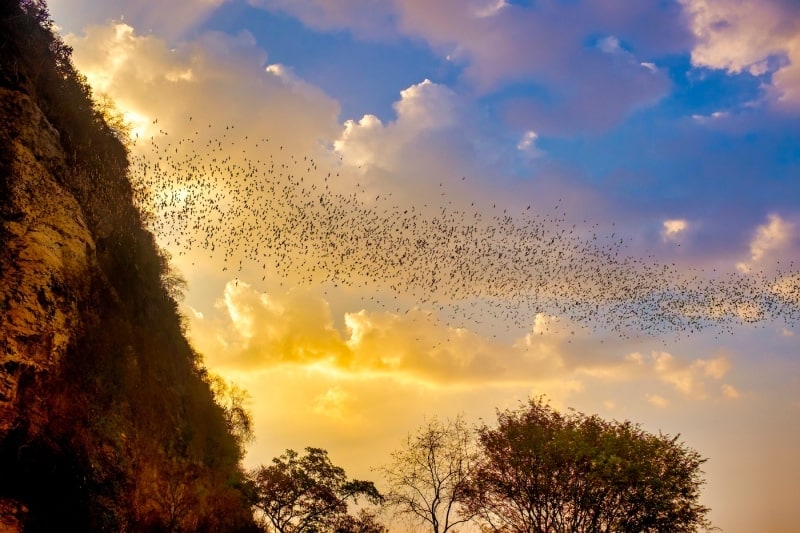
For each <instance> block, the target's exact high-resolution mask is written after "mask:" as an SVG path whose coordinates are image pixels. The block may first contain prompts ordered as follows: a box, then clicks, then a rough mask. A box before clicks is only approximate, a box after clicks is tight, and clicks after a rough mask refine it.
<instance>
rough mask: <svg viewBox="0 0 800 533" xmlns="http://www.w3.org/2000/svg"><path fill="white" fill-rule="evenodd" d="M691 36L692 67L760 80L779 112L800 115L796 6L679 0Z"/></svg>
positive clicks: (779, 1)
mask: <svg viewBox="0 0 800 533" xmlns="http://www.w3.org/2000/svg"><path fill="white" fill-rule="evenodd" d="M681 4H682V5H683V7H684V10H685V12H686V14H687V15H688V19H689V27H690V29H691V30H692V32H693V33H694V36H695V45H694V47H693V48H692V64H693V65H695V66H698V67H709V68H715V69H723V70H726V71H727V72H730V73H732V74H738V73H742V72H747V73H749V74H751V75H753V76H764V77H765V80H764V83H765V85H766V88H767V96H768V98H769V99H770V101H771V103H773V104H775V105H777V106H778V107H779V108H782V109H784V110H789V111H793V112H797V111H800V4H798V3H797V2H795V1H794V0H681Z"/></svg>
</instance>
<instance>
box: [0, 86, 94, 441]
mask: <svg viewBox="0 0 800 533" xmlns="http://www.w3.org/2000/svg"><path fill="white" fill-rule="evenodd" d="M0 123H2V124H3V125H4V126H3V128H2V132H0V136H1V137H0V146H2V153H3V158H4V159H5V161H4V167H5V168H4V171H5V172H7V178H8V183H7V185H6V188H7V190H6V191H5V192H6V196H5V200H4V202H3V204H2V206H1V208H2V229H0V231H1V232H2V233H0V242H2V248H0V275H2V285H0V331H2V332H3V335H2V337H0V436H2V435H5V434H7V433H8V432H9V431H10V430H12V429H13V428H15V427H18V426H19V425H20V424H21V423H22V422H23V421H22V420H21V417H24V418H25V421H24V423H25V424H26V425H28V426H29V431H31V432H33V433H35V432H37V428H39V427H40V426H41V425H42V422H43V421H44V420H46V418H47V415H46V413H42V412H40V409H41V406H40V405H37V402H36V397H35V396H34V397H33V398H28V399H26V398H25V396H26V394H25V392H26V387H31V386H35V384H36V383H37V382H39V381H42V378H44V377H45V376H47V375H48V374H52V373H53V372H54V371H56V370H57V369H58V368H59V365H60V363H61V361H62V360H63V358H64V356H65V354H66V352H67V348H68V346H69V345H70V342H73V341H74V337H75V332H76V331H78V330H79V329H80V324H81V314H80V309H79V308H80V306H81V305H82V304H83V305H85V303H86V302H87V301H88V299H89V286H88V285H89V283H88V280H92V279H97V278H99V277H100V275H99V274H100V269H99V266H98V263H97V257H96V255H95V244H94V240H93V238H92V235H91V233H90V231H89V228H88V227H87V225H86V222H85V220H84V217H83V214H82V211H81V208H80V206H79V205H78V202H77V201H76V200H75V198H74V197H73V196H72V195H71V194H70V193H69V192H68V191H66V190H65V189H64V187H63V186H62V185H61V184H60V183H59V179H58V178H57V176H59V175H60V174H63V173H65V172H66V169H67V165H66V162H65V161H64V157H63V153H62V150H61V146H60V142H59V134H58V132H57V131H56V130H55V129H54V128H53V127H52V126H51V125H50V124H49V122H48V121H47V119H46V118H45V117H44V115H43V114H42V113H41V111H40V110H39V108H38V107H36V105H34V104H33V102H32V101H31V100H30V98H28V97H27V96H26V95H24V94H22V93H19V92H14V91H9V90H6V89H0Z"/></svg>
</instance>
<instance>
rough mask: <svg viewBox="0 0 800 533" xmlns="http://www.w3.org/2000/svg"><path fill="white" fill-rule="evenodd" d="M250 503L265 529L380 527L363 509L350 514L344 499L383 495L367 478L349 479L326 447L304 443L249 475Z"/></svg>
mask: <svg viewBox="0 0 800 533" xmlns="http://www.w3.org/2000/svg"><path fill="white" fill-rule="evenodd" d="M252 480H253V483H254V488H255V499H254V501H255V503H254V505H255V507H256V508H257V509H258V510H259V511H260V512H261V513H262V514H263V517H264V519H265V520H264V522H265V523H264V526H265V529H266V530H267V531H275V532H278V533H317V532H323V531H342V532H347V531H354V532H364V533H368V532H380V531H381V530H380V527H379V526H378V525H377V524H375V523H374V520H372V519H371V517H370V516H368V515H362V516H360V517H358V518H354V517H349V516H348V512H347V510H348V509H347V504H348V502H349V501H351V500H352V501H356V499H357V498H358V497H360V496H363V497H365V498H366V499H367V501H368V502H371V503H379V502H381V501H382V496H381V494H380V493H379V492H378V490H377V489H376V488H375V485H374V484H373V483H372V482H371V481H361V480H356V479H354V480H348V479H347V476H346V475H345V472H344V469H342V468H341V467H338V466H335V465H334V464H333V463H331V460H330V459H329V458H328V452H327V451H325V450H323V449H321V448H306V453H305V455H303V456H301V455H300V454H298V453H297V452H296V451H294V450H286V453H284V454H283V455H281V456H280V457H276V458H275V459H273V460H272V464H271V465H269V466H261V467H260V468H258V469H257V470H256V471H255V472H254V473H253V476H252Z"/></svg>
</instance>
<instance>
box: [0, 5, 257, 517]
mask: <svg viewBox="0 0 800 533" xmlns="http://www.w3.org/2000/svg"><path fill="white" fill-rule="evenodd" d="M0 36H1V37H0V41H2V42H0V44H1V45H2V46H0V532H6V531H23V530H24V531H26V532H31V531H33V532H35V531H59V530H68V531H133V532H135V531H252V530H254V529H257V528H255V526H254V523H253V517H252V513H251V511H250V505H249V500H248V498H247V491H246V480H245V476H244V474H243V472H242V470H241V468H240V466H239V461H240V459H241V456H242V442H241V441H240V439H239V438H237V437H236V436H235V435H236V434H237V433H236V430H237V428H236V427H235V426H234V425H233V424H235V422H233V420H234V419H233V418H232V417H230V416H228V413H227V412H226V411H225V409H224V408H223V407H221V406H220V405H219V404H218V403H217V402H216V398H215V395H214V393H213V392H212V389H211V386H210V383H211V381H212V380H211V378H210V377H209V374H208V372H207V371H206V369H205V368H204V367H203V366H202V362H201V360H200V358H199V356H198V355H197V354H196V353H195V352H194V350H193V349H192V348H191V346H190V345H189V343H188V342H187V340H186V338H185V337H184V335H183V328H182V325H181V318H180V315H179V313H178V310H177V305H176V303H175V301H174V300H173V298H172V296H171V295H170V293H169V291H168V290H167V289H168V287H167V286H166V285H165V282H164V281H163V280H164V278H165V276H168V275H169V274H170V271H169V265H168V261H167V260H166V259H165V256H164V254H162V253H161V252H160V251H159V249H158V247H157V246H156V244H155V241H154V238H153V236H152V235H151V234H150V233H149V232H148V231H147V230H146V229H145V227H144V225H143V222H142V218H143V217H142V215H141V213H140V212H139V210H138V208H137V207H136V206H135V205H134V203H133V200H132V196H133V195H132V192H131V185H130V183H129V182H128V174H127V165H128V161H127V152H126V149H125V147H124V145H123V144H122V143H121V142H120V134H119V132H117V131H115V130H113V129H112V128H111V127H110V126H108V124H107V123H106V121H105V119H104V116H103V114H102V112H100V111H98V109H97V108H96V106H94V104H93V102H92V100H91V94H90V91H89V90H88V87H87V86H86V85H85V82H83V81H82V78H81V77H80V75H79V74H78V73H76V72H75V71H74V69H73V68H72V66H71V61H70V59H69V49H68V48H67V47H65V46H64V45H63V43H61V42H60V40H59V39H58V38H57V37H56V36H55V35H54V34H53V33H52V31H51V23H50V22H49V18H48V17H47V15H46V10H44V8H43V3H42V2H39V1H36V2H34V1H32V0H19V1H17V0H0Z"/></svg>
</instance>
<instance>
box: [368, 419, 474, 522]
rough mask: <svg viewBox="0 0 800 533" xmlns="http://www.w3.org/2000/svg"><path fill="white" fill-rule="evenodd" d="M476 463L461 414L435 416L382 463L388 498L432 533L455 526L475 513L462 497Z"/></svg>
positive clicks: (407, 515) (471, 434) (472, 441)
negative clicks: (441, 418)
mask: <svg viewBox="0 0 800 533" xmlns="http://www.w3.org/2000/svg"><path fill="white" fill-rule="evenodd" d="M475 464H476V455H475V451H474V440H473V431H472V429H471V428H470V427H469V426H468V425H467V423H466V422H465V421H464V419H463V417H462V416H460V415H459V416H458V417H456V418H455V419H454V420H448V421H447V422H445V423H441V422H439V421H438V420H437V419H436V418H433V419H431V420H430V421H428V422H427V423H426V424H425V425H424V426H422V427H421V428H419V429H418V430H417V432H416V433H414V434H413V435H409V436H408V438H407V440H406V442H405V445H404V446H403V447H402V448H400V449H398V450H396V451H395V452H393V453H392V462H391V463H389V464H388V465H385V466H383V467H382V468H380V471H381V472H382V473H383V475H384V478H385V479H386V482H387V483H388V486H389V490H388V492H387V494H386V503H387V505H389V506H391V507H393V508H394V509H395V512H396V513H397V514H399V515H401V516H403V517H405V518H407V519H409V520H411V521H412V522H414V523H416V524H418V525H421V526H425V527H430V531H433V533H447V532H448V531H453V530H454V528H455V526H457V525H459V524H463V523H465V522H468V521H469V520H471V519H472V518H473V516H474V514H473V513H472V512H470V511H469V510H468V509H467V507H466V505H465V502H466V499H467V496H468V493H469V491H470V478H471V475H472V472H473V469H474V467H475Z"/></svg>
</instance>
